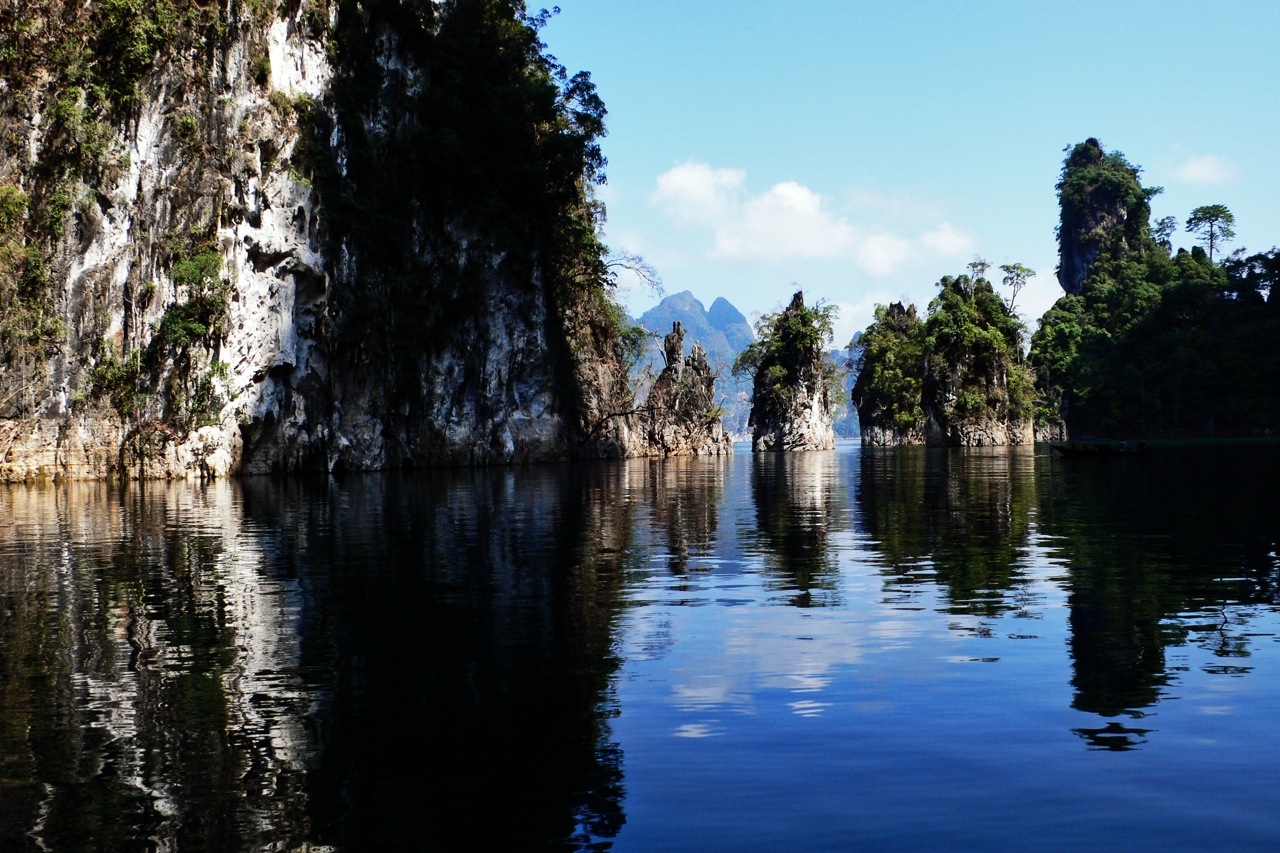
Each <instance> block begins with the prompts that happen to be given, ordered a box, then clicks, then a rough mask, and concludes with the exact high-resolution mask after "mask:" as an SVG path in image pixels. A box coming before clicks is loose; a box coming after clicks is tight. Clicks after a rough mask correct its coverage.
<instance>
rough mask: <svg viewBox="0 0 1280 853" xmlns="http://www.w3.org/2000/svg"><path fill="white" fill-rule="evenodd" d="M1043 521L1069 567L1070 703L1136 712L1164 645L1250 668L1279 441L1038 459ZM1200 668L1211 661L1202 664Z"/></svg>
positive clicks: (1105, 711) (1279, 534)
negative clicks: (1046, 479)
mask: <svg viewBox="0 0 1280 853" xmlns="http://www.w3.org/2000/svg"><path fill="white" fill-rule="evenodd" d="M1042 464H1043V465H1045V466H1051V468H1046V471H1045V474H1046V476H1052V478H1053V482H1054V483H1055V488H1054V489H1052V490H1044V491H1043V493H1042V495H1041V501H1040V510H1039V516H1040V520H1039V524H1040V528H1041V531H1042V532H1043V533H1044V534H1046V536H1047V537H1049V539H1050V540H1051V541H1052V542H1054V544H1055V549H1056V550H1059V551H1060V552H1061V553H1062V555H1063V556H1064V557H1065V560H1066V562H1067V564H1068V565H1069V566H1070V576H1069V589H1070V594H1069V597H1068V606H1069V608H1070V617H1069V619H1070V629H1071V638H1070V652H1071V658H1072V663H1073V666H1074V677H1073V679H1072V684H1073V686H1074V687H1075V689H1076V694H1075V699H1074V701H1073V702H1072V705H1073V707H1075V708H1077V709H1079V710H1082V711H1089V712H1093V713H1097V714H1101V715H1104V716H1115V715H1117V714H1129V715H1131V716H1141V715H1142V714H1143V713H1144V709H1146V708H1149V707H1150V706H1152V705H1154V704H1155V703H1156V702H1157V701H1158V700H1159V699H1160V698H1161V696H1162V693H1163V688H1164V686H1165V685H1167V684H1168V683H1169V681H1170V678H1171V676H1170V674H1169V672H1168V669H1167V665H1166V658H1165V656H1166V649H1167V648H1168V647H1169V646H1181V645H1186V644H1193V645H1196V646H1199V647H1200V648H1202V649H1205V650H1206V651H1209V652H1210V653H1211V654H1212V655H1213V657H1214V658H1217V659H1220V660H1221V663H1219V664H1214V665H1212V667H1215V668H1218V669H1219V670H1220V671H1221V672H1225V673H1237V674H1239V673H1243V672H1246V671H1247V670H1248V662H1247V658H1248V657H1249V654H1250V652H1249V642H1248V639H1247V636H1246V635H1247V633H1248V628H1247V622H1248V610H1249V608H1250V607H1252V606H1255V605H1259V604H1268V605H1274V604H1276V603H1277V602H1278V599H1277V583H1276V580H1277V578H1276V574H1277V560H1276V556H1275V555H1276V549H1277V546H1278V545H1280V519H1278V518H1277V516H1276V514H1275V511H1274V502H1275V494H1274V488H1275V483H1277V482H1280V448H1277V447H1276V446H1275V445H1241V446H1235V447H1230V446H1228V447H1187V448H1182V449H1177V448H1161V449H1159V450H1158V452H1153V453H1152V454H1151V456H1150V457H1147V458H1141V459H1132V460H1128V459H1121V460H1111V461H1101V462H1100V461H1098V460H1084V461H1081V462H1078V463H1077V462H1068V463H1063V462H1062V461H1060V460H1043V461H1042ZM1206 669H1209V667H1206Z"/></svg>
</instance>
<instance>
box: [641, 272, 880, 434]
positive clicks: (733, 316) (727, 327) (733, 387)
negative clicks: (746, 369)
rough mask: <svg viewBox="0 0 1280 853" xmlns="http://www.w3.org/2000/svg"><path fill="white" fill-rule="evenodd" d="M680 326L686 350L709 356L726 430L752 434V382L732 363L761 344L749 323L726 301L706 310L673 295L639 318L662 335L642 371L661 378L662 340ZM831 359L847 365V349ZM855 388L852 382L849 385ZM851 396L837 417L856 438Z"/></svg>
mask: <svg viewBox="0 0 1280 853" xmlns="http://www.w3.org/2000/svg"><path fill="white" fill-rule="evenodd" d="M677 320H678V321H680V323H681V325H682V326H683V328H684V332H685V337H684V351H685V354H688V353H689V351H690V350H691V349H692V348H693V345H694V343H695V342H697V343H700V344H701V345H702V348H703V349H704V350H706V351H707V361H708V363H710V365H711V367H712V369H714V370H715V371H716V373H717V378H716V390H717V396H718V397H719V398H720V400H721V401H722V402H721V404H722V405H723V406H724V408H725V415H724V426H725V429H726V430H728V431H729V432H730V433H731V434H733V435H735V436H737V437H739V438H742V437H744V436H746V435H747V434H748V430H747V418H748V417H750V415H751V382H750V380H747V379H744V380H737V379H734V378H733V374H732V369H733V361H734V359H735V358H737V357H738V353H740V352H742V350H744V349H746V347H747V345H748V344H750V343H751V342H752V341H754V340H755V339H756V336H755V332H754V331H753V330H752V328H751V324H750V323H748V322H747V318H746V317H745V316H743V314H742V312H741V311H739V310H738V309H737V307H736V306H734V304H733V303H732V302H730V301H729V300H727V299H725V298H724V297H723V296H719V297H716V300H715V301H714V302H712V303H711V309H710V310H707V309H706V308H704V307H703V305H702V303H701V302H700V301H699V300H698V299H697V298H696V297H695V296H694V295H693V294H692V293H690V292H689V291H687V290H685V291H683V292H681V293H673V294H672V295H670V296H668V297H666V298H665V299H663V300H662V301H661V302H659V303H658V304H657V305H655V306H654V307H652V308H650V309H649V310H648V311H646V312H644V313H643V314H641V315H640V318H639V319H638V320H637V321H636V322H638V323H639V324H640V325H641V326H644V327H645V328H646V329H648V330H649V331H650V332H652V333H654V334H655V335H657V336H658V338H657V340H655V341H654V343H653V344H652V345H651V346H650V350H649V355H648V356H647V357H645V358H643V359H641V362H640V369H641V370H644V369H645V368H646V367H647V368H650V372H651V374H653V375H656V374H657V373H658V372H659V371H661V370H662V366H663V365H662V348H661V339H662V337H663V336H664V335H666V334H667V333H668V332H670V331H671V324H672V323H674V322H675V321H677ZM832 358H833V359H834V360H835V361H836V362H837V363H838V364H840V365H843V364H844V360H845V353H844V351H843V350H833V354H832ZM846 385H848V387H852V380H850V381H849V382H848V383H846ZM847 401H848V395H847V393H846V395H845V399H844V400H843V401H842V402H843V403H845V406H844V408H845V409H847V411H842V410H837V412H836V424H835V426H836V434H837V435H842V436H850V435H857V434H858V429H857V416H856V414H855V415H853V416H852V417H851V416H850V413H851V412H852V407H849V406H848V403H847Z"/></svg>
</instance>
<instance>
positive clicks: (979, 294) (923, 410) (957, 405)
mask: <svg viewBox="0 0 1280 853" xmlns="http://www.w3.org/2000/svg"><path fill="white" fill-rule="evenodd" d="M986 266H987V265H986V263H985V262H983V261H977V262H975V263H974V264H972V265H971V268H972V272H973V273H974V274H973V275H972V276H968V275H961V276H956V277H952V276H946V277H944V278H943V279H942V280H941V281H940V282H938V288H939V290H938V295H937V296H936V297H935V298H934V299H933V301H932V302H930V303H929V313H928V317H927V318H926V319H925V320H924V321H923V322H921V321H920V320H919V319H918V317H917V315H916V308H915V306H914V305H910V306H908V307H906V308H904V307H903V306H902V304H901V303H894V304H893V305H889V306H877V308H876V313H875V320H874V321H873V322H872V324H871V325H870V326H869V327H868V328H867V330H866V331H865V332H864V333H863V334H862V338H861V340H860V344H861V346H860V347H859V350H858V356H857V360H856V366H857V369H858V380H857V382H856V383H855V385H854V389H853V402H854V405H855V406H857V409H858V418H859V422H860V424H861V431H862V434H863V436H864V442H865V443H873V444H919V443H923V442H926V441H927V442H928V443H930V444H991V443H995V444H1005V443H1010V442H1017V441H1020V440H1021V435H1022V432H1023V429H1024V427H1023V425H1024V424H1029V422H1030V418H1031V412H1032V404H1033V393H1034V392H1033V386H1032V377H1031V372H1030V370H1029V368H1028V366H1027V364H1026V361H1025V359H1024V358H1023V354H1022V344H1023V335H1024V332H1023V328H1022V324H1021V323H1020V322H1019V321H1018V319H1017V316H1016V315H1015V314H1014V313H1013V311H1012V309H1011V308H1010V307H1009V305H1008V303H1006V302H1005V301H1004V299H1003V297H1001V296H1000V295H999V294H997V293H996V292H995V289H994V288H993V287H992V285H991V282H989V281H988V280H987V279H986V278H984V277H983V275H982V273H984V272H985V270H986ZM1009 269H1010V270H1012V272H1010V273H1009V275H1010V276H1015V277H1016V275H1017V274H1019V273H1020V272H1021V271H1025V268H1024V267H1021V266H1019V265H1011V266H1010V267H1009Z"/></svg>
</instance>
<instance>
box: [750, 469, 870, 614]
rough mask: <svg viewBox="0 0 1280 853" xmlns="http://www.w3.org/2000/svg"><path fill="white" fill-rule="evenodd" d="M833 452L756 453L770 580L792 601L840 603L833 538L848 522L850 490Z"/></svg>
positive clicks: (753, 536) (754, 478)
mask: <svg viewBox="0 0 1280 853" xmlns="http://www.w3.org/2000/svg"><path fill="white" fill-rule="evenodd" d="M836 459H837V457H836V454H835V453H834V452H832V451H805V452H799V453H757V454H754V455H753V456H752V458H751V496H752V499H753V501H754V503H755V511H756V516H755V526H754V528H753V529H751V530H747V531H744V534H743V539H744V540H745V541H747V542H753V541H754V542H755V543H756V545H757V547H758V548H759V550H760V552H761V556H762V557H763V559H764V565H765V569H766V571H767V572H768V573H769V577H770V580H771V581H772V583H773V584H775V585H776V586H777V587H778V588H780V589H782V590H786V591H793V592H794V593H795V594H794V595H793V596H791V599H790V600H791V603H792V604H795V605H798V606H800V607H810V606H814V605H823V604H830V603H834V593H835V590H836V577H837V566H836V561H835V559H834V555H833V549H832V548H831V547H830V544H829V541H830V537H831V535H832V534H833V533H835V532H837V531H838V530H840V529H841V528H843V527H844V526H845V525H846V521H845V519H847V517H848V512H847V506H846V505H845V503H844V501H845V498H844V494H845V493H844V490H843V489H842V488H840V484H839V483H838V482H837V478H836V472H837V465H836Z"/></svg>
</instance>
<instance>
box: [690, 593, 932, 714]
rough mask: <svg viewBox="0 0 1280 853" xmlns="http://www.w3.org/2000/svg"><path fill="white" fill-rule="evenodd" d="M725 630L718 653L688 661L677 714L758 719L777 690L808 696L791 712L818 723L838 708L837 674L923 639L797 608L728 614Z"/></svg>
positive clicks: (888, 623)
mask: <svg viewBox="0 0 1280 853" xmlns="http://www.w3.org/2000/svg"><path fill="white" fill-rule="evenodd" d="M765 620H767V621H765ZM725 622H726V624H727V627H726V628H725V629H724V631H723V632H722V633H721V634H720V636H719V637H718V638H717V642H716V644H715V650H714V651H710V652H706V653H697V654H696V655H695V656H693V657H691V658H688V659H685V658H682V659H681V660H680V668H679V669H678V670H677V671H676V672H675V675H676V680H675V681H674V683H673V684H672V686H671V692H670V698H669V701H670V704H671V705H672V706H674V707H676V708H677V709H679V710H681V711H685V712H691V713H696V712H702V713H706V712H709V711H713V710H714V711H716V712H722V711H725V710H732V711H737V712H739V713H744V712H745V713H751V714H754V713H756V708H755V704H756V700H757V698H758V694H760V693H761V692H763V691H770V690H776V691H783V692H785V693H789V694H806V698H804V699H797V700H796V701H794V702H791V703H789V704H788V707H789V708H791V709H792V711H793V712H794V713H796V714H798V715H800V716H816V715H818V714H820V713H822V711H823V710H824V709H826V708H828V707H830V706H831V705H832V703H830V702H822V701H819V697H820V696H821V694H823V693H824V692H825V691H827V690H829V689H830V688H831V687H832V685H833V684H835V683H836V680H837V677H838V673H837V670H839V669H841V668H847V667H853V666H855V665H857V664H859V663H861V662H863V661H864V660H865V659H866V658H867V656H868V655H870V654H874V653H877V652H880V651H883V650H888V649H892V648H896V647H898V646H900V645H901V644H902V643H903V642H904V641H905V640H906V638H908V637H910V636H912V635H915V634H919V633H920V629H919V628H918V627H915V626H912V625H911V624H910V623H908V622H906V621H905V620H901V619H894V618H887V617H886V618H878V619H874V620H862V621H855V620H845V619H835V618H830V619H821V618H813V617H812V616H810V615H808V614H807V613H806V612H805V611H801V610H794V609H790V608H788V609H773V610H768V611H758V610H757V611H749V612H733V613H728V614H726V619H725ZM673 642H675V641H674V640H673ZM682 673H699V674H698V675H696V676H686V677H681V674H682ZM811 697H812V698H811Z"/></svg>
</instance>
